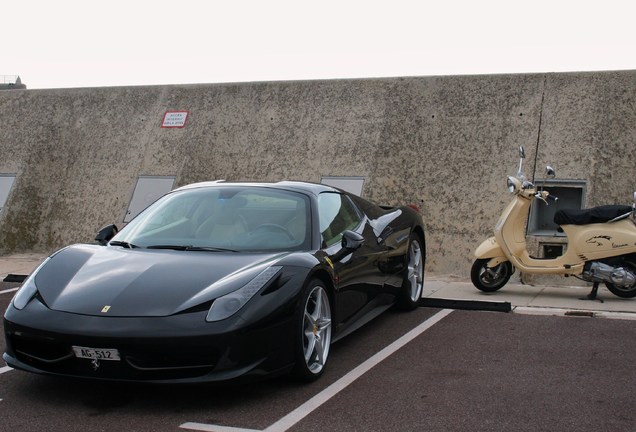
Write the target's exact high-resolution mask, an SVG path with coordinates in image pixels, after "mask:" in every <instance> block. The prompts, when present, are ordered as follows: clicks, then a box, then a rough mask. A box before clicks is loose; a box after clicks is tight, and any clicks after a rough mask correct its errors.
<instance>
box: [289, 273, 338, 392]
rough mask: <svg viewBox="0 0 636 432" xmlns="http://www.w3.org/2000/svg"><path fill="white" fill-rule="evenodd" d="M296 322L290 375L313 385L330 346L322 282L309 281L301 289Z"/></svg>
mask: <svg viewBox="0 0 636 432" xmlns="http://www.w3.org/2000/svg"><path fill="white" fill-rule="evenodd" d="M296 322H297V325H296V328H297V332H298V334H297V337H296V353H295V354H296V366H295V369H294V375H295V376H296V377H297V378H299V379H301V380H303V381H314V380H316V379H318V377H320V376H321V375H322V373H323V371H324V369H325V366H326V364H327V359H328V357H329V347H330V344H331V305H330V303H329V294H328V293H327V289H326V287H325V285H324V283H322V281H320V280H317V279H313V280H311V281H310V283H309V284H308V285H307V287H306V288H305V290H304V292H303V295H302V297H301V301H300V304H299V310H298V311H297V321H296Z"/></svg>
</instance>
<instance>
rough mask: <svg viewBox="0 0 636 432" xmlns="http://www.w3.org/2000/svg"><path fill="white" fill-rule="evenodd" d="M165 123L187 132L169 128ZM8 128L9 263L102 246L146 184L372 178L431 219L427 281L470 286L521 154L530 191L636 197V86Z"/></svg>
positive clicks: (162, 105)
mask: <svg viewBox="0 0 636 432" xmlns="http://www.w3.org/2000/svg"><path fill="white" fill-rule="evenodd" d="M167 110H189V111H190V116H189V118H188V122H187V125H186V127H185V128H183V129H162V128H160V124H161V119H162V118H163V114H164V113H165V111H167ZM0 119H1V121H0V173H15V174H17V177H16V180H15V183H14V187H13V191H12V194H11V195H10V197H9V201H8V202H7V204H6V207H5V209H4V210H3V211H2V213H0V254H7V253H15V252H28V251H48V250H52V249H55V248H57V247H59V246H62V245H65V244H68V243H72V242H78V241H79V242H84V241H92V238H93V236H94V233H95V232H96V230H97V229H98V228H99V226H101V225H103V224H105V223H109V222H113V221H117V222H120V221H121V220H122V219H123V215H124V212H125V210H126V208H127V205H128V201H129V199H130V196H131V194H132V190H133V187H134V185H135V182H136V179H137V176H139V175H173V176H176V178H177V185H178V186H179V185H183V184H187V183H191V182H194V181H200V180H209V179H219V178H223V179H227V180H262V181H276V180H281V179H295V180H308V181H315V182H318V181H320V178H321V176H364V177H365V178H366V182H365V186H364V192H363V195H364V196H366V197H368V198H370V199H372V200H374V201H376V202H380V203H388V204H397V203H419V204H420V205H421V207H422V211H423V214H424V217H425V219H426V221H427V228H428V238H427V252H428V263H429V264H428V265H429V269H430V270H433V271H434V272H435V273H439V274H457V275H463V276H466V275H467V274H468V272H469V269H470V262H471V259H472V258H471V257H472V252H473V250H474V249H475V247H476V246H477V245H478V244H479V243H480V242H481V241H482V240H483V239H484V238H485V237H486V236H488V235H490V233H491V231H492V228H493V226H494V224H495V223H496V221H497V218H498V216H499V213H500V211H501V210H502V208H503V206H504V205H505V204H506V203H507V201H508V199H509V196H508V194H507V193H506V190H505V176H506V175H509V174H514V172H515V171H516V166H517V146H518V145H520V144H522V145H524V146H525V147H526V151H527V156H528V157H527V159H526V175H528V177H530V176H531V175H532V174H533V168H534V167H535V165H536V167H537V168H536V171H537V172H538V173H539V174H538V175H537V177H538V178H539V177H541V174H540V173H541V170H542V169H543V166H544V165H545V164H547V163H550V164H551V165H553V166H554V167H555V168H556V169H557V174H558V177H559V178H568V179H582V180H588V193H587V204H588V205H598V204H604V203H625V204H628V203H630V202H631V193H632V191H633V190H635V189H636V182H635V181H634V180H633V178H634V173H633V167H634V166H635V165H636V148H635V146H634V140H635V138H636V71H624V72H604V73H570V74H547V75H544V74H529V75H495V76H461V77H421V78H419V77H418V78H394V79H365V80H334V81H298V82H272V83H244V84H222V85H214V84H211V85H188V86H157V87H124V88H90V89H70V90H69V89H63V90H16V91H11V92H1V93H0ZM535 155H536V164H535Z"/></svg>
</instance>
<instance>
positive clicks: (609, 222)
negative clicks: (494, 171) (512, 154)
mask: <svg viewBox="0 0 636 432" xmlns="http://www.w3.org/2000/svg"><path fill="white" fill-rule="evenodd" d="M519 155H520V160H519V170H518V172H517V175H516V176H515V177H512V176H509V177H508V190H509V191H510V193H512V194H513V198H512V202H511V203H510V204H508V206H507V207H506V209H505V210H504V211H503V213H502V215H501V217H500V218H499V222H497V225H496V226H495V235H494V237H490V238H488V239H487V240H485V241H484V242H483V243H482V244H481V245H479V247H478V248H477V250H476V251H475V257H476V258H477V259H476V260H475V262H474V263H473V266H472V269H471V272H470V276H471V280H472V282H473V284H474V285H475V287H477V288H478V289H480V290H482V291H486V292H492V291H496V290H498V289H499V288H501V287H503V286H504V285H505V284H506V282H508V280H509V279H510V276H511V275H512V273H513V271H514V268H517V269H519V271H520V272H522V273H524V274H526V273H527V274H541V275H547V274H553V275H563V276H574V277H577V278H579V279H582V280H585V281H589V282H593V284H594V285H593V288H592V291H591V292H590V294H589V295H588V296H587V298H588V299H596V295H597V291H598V285H599V283H601V282H602V283H605V285H606V286H607V288H608V289H609V290H610V291H611V292H612V293H613V294H615V295H617V296H619V297H624V298H631V297H636V219H635V217H636V193H634V205H633V206H632V207H630V206H621V205H610V206H600V207H594V208H591V209H585V210H559V211H557V213H556V214H555V216H554V222H555V223H556V224H557V225H559V226H560V227H561V229H563V231H564V232H565V234H566V235H567V239H568V245H567V250H566V251H565V253H564V254H563V255H561V256H560V257H557V258H546V259H540V258H534V257H532V256H530V254H529V253H528V250H527V247H526V233H525V227H526V219H527V217H528V212H529V210H530V205H531V204H532V202H533V201H535V200H541V201H543V202H544V203H545V204H548V199H553V200H554V201H556V200H557V198H556V197H553V196H552V195H550V194H549V193H548V192H547V191H545V190H540V191H538V190H537V188H536V187H535V185H534V184H532V183H531V182H529V181H527V180H526V179H525V177H524V176H523V174H522V165H523V159H524V158H525V153H524V150H523V147H519ZM546 172H547V176H548V177H554V170H553V169H552V168H551V167H549V166H548V167H547V171H546ZM537 204H538V203H537Z"/></svg>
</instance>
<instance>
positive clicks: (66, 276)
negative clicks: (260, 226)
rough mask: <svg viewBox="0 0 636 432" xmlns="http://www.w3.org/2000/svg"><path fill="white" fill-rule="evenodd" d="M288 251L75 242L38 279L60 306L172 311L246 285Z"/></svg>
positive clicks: (81, 310)
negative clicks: (200, 249) (194, 248)
mask: <svg viewBox="0 0 636 432" xmlns="http://www.w3.org/2000/svg"><path fill="white" fill-rule="evenodd" d="M284 255H287V253H284V254H281V253H234V252H203V251H174V250H150V249H125V248H120V247H110V246H109V247H105V246H96V245H74V246H69V247H67V248H65V249H62V250H61V251H59V252H58V253H56V254H54V255H53V256H51V258H50V259H49V260H48V261H47V262H46V263H45V264H44V265H43V266H42V267H41V268H40V269H39V271H38V273H37V275H35V284H36V286H37V288H38V292H39V293H40V296H41V297H42V300H43V301H44V303H45V304H46V305H47V306H48V307H49V308H51V309H53V310H57V311H62V312H70V313H78V314H84V315H95V316H109V317H133V316H134V317H156V316H168V315H173V314H175V313H179V312H182V311H184V310H187V309H189V308H192V307H195V306H198V305H201V304H204V303H206V302H209V301H211V300H213V299H215V298H217V297H219V296H222V295H225V294H227V293H229V292H232V291H234V290H236V289H238V288H240V287H242V286H243V285H245V284H246V283H247V282H249V281H250V280H251V279H253V278H254V277H255V276H257V275H258V274H259V273H260V272H261V271H263V270H264V269H266V268H267V267H269V266H271V265H272V264H275V263H276V262H277V261H278V260H279V259H280V258H282V256H284Z"/></svg>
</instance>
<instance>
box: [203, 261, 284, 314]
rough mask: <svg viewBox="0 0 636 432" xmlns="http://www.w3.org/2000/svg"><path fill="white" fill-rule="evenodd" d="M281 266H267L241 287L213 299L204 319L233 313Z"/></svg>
mask: <svg viewBox="0 0 636 432" xmlns="http://www.w3.org/2000/svg"><path fill="white" fill-rule="evenodd" d="M281 268H282V267H281V266H272V267H268V268H266V269H265V270H263V271H262V272H261V273H259V274H258V275H257V276H256V277H255V278H254V279H252V280H251V281H249V282H248V283H247V284H246V285H244V286H243V287H242V288H239V289H237V290H236V291H233V292H231V293H229V294H226V295H224V296H222V297H219V298H217V299H216V300H214V303H212V307H210V310H209V311H208V315H207V317H206V318H205V320H206V321H208V322H212V321H221V320H224V319H226V318H229V317H230V316H232V315H234V314H235V313H236V312H238V311H239V310H240V309H241V308H242V307H243V306H244V305H245V303H247V302H248V301H249V300H250V299H251V298H252V297H254V294H256V293H257V292H258V291H259V290H260V289H261V288H263V287H264V286H265V285H266V284H267V283H268V282H269V281H270V280H272V278H274V276H276V275H277V274H278V272H279V271H280V269H281Z"/></svg>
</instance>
